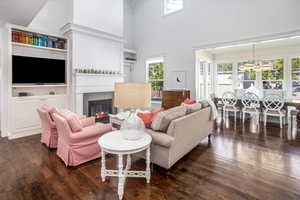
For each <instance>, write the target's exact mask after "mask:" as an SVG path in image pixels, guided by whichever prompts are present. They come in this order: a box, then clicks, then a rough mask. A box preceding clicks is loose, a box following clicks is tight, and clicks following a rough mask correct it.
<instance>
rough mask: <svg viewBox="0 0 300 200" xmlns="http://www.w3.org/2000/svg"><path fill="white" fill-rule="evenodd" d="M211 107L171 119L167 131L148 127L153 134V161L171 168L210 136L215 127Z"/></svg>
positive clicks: (148, 131)
mask: <svg viewBox="0 0 300 200" xmlns="http://www.w3.org/2000/svg"><path fill="white" fill-rule="evenodd" d="M211 115H212V113H211V107H210V106H207V107H205V108H202V109H201V110H199V111H196V112H193V113H190V114H186V115H184V116H182V117H179V118H177V119H174V120H172V121H171V123H170V124H169V126H168V128H167V132H166V133H164V132H159V131H153V130H152V129H146V131H147V133H148V134H150V135H151V136H152V144H151V161H152V162H153V163H155V164H157V165H159V166H161V167H163V168H165V169H170V168H171V167H172V166H173V165H174V164H175V163H176V162H177V161H178V160H179V159H181V158H182V157H183V156H184V155H186V154H187V153H189V152H190V151H191V150H192V149H193V148H195V147H196V146H197V145H198V144H199V143H200V141H201V140H203V139H205V138H207V137H208V139H209V137H210V134H211V133H212V127H213V119H212V116H211Z"/></svg>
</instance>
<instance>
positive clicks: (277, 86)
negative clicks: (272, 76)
mask: <svg viewBox="0 0 300 200" xmlns="http://www.w3.org/2000/svg"><path fill="white" fill-rule="evenodd" d="M282 86H283V84H282V81H263V89H264V90H267V89H272V90H282Z"/></svg>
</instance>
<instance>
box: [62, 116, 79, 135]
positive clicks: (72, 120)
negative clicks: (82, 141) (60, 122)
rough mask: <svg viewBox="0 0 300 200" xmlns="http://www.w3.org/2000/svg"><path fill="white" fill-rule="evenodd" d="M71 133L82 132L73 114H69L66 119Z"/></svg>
mask: <svg viewBox="0 0 300 200" xmlns="http://www.w3.org/2000/svg"><path fill="white" fill-rule="evenodd" d="M66 120H67V122H68V124H69V126H70V128H71V130H72V132H79V131H82V124H81V122H80V120H79V119H78V117H77V116H76V115H73V114H69V115H68V116H67V118H66Z"/></svg>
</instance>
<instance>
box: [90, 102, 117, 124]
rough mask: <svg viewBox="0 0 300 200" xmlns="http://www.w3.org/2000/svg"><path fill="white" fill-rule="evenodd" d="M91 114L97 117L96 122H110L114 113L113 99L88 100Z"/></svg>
mask: <svg viewBox="0 0 300 200" xmlns="http://www.w3.org/2000/svg"><path fill="white" fill-rule="evenodd" d="M88 112H89V116H94V117H96V122H102V123H109V115H108V114H113V106H112V99H105V100H96V101H89V102H88Z"/></svg>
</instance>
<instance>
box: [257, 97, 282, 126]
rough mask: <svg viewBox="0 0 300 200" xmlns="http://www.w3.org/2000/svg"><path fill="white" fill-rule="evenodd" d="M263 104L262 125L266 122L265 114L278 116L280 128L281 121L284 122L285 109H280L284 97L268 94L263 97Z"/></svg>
mask: <svg viewBox="0 0 300 200" xmlns="http://www.w3.org/2000/svg"><path fill="white" fill-rule="evenodd" d="M263 104H264V107H265V110H264V125H265V126H266V124H267V116H275V117H279V120H280V128H282V123H283V124H284V123H285V113H286V112H285V111H284V110H282V108H283V106H284V99H283V98H282V97H281V96H278V95H268V96H266V97H265V98H264V100H263Z"/></svg>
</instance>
